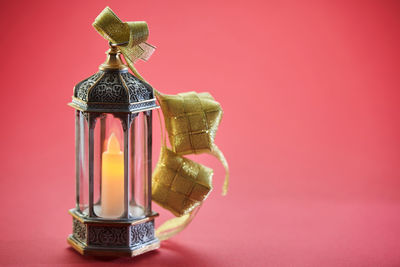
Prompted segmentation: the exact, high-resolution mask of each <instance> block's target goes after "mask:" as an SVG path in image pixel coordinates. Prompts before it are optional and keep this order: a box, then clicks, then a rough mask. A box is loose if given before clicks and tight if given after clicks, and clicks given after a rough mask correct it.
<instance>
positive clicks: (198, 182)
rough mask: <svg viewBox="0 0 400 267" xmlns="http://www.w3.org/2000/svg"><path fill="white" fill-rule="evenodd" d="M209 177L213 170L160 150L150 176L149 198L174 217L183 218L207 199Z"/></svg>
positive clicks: (210, 177)
mask: <svg viewBox="0 0 400 267" xmlns="http://www.w3.org/2000/svg"><path fill="white" fill-rule="evenodd" d="M212 175H213V170H212V169H210V168H207V167H205V166H203V165H201V164H198V163H196V162H194V161H192V160H190V159H187V158H185V157H181V156H179V155H177V154H176V153H174V152H173V151H171V150H169V149H168V148H166V147H162V151H161V158H160V160H159V161H158V163H157V166H156V168H155V170H154V174H153V182H152V198H153V200H154V201H156V202H157V204H159V205H160V206H162V207H163V208H165V209H167V210H169V211H171V212H172V213H173V214H174V215H175V216H182V215H184V214H187V213H189V212H191V211H192V210H193V209H194V208H196V207H197V206H199V205H200V204H201V202H202V201H203V200H205V199H206V198H207V196H208V194H209V193H210V192H211V190H212Z"/></svg>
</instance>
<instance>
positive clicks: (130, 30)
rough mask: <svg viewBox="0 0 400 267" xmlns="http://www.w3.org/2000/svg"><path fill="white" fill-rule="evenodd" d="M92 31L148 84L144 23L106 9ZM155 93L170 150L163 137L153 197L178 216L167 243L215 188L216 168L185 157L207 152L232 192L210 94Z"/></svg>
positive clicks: (162, 234) (164, 231) (169, 225)
mask: <svg viewBox="0 0 400 267" xmlns="http://www.w3.org/2000/svg"><path fill="white" fill-rule="evenodd" d="M93 27H94V28H95V29H96V30H97V31H98V32H99V33H100V35H101V36H103V37H104V38H105V39H106V40H108V41H109V42H111V43H114V44H116V45H118V47H119V49H120V51H121V53H122V55H123V56H124V58H125V61H126V62H127V64H128V66H129V68H130V69H131V70H132V72H133V73H134V74H135V75H136V77H138V78H139V79H141V80H143V81H144V79H143V77H142V76H141V75H140V74H139V73H138V72H137V71H136V69H135V67H134V63H135V62H136V61H137V60H138V59H142V60H145V61H146V60H147V59H148V58H149V57H150V56H151V54H152V53H153V52H154V50H155V48H154V46H152V45H150V44H148V43H146V40H147V37H148V35H149V31H148V27H147V24H146V22H144V21H137V22H122V21H121V20H120V19H119V18H118V17H117V15H115V13H114V12H113V11H112V10H111V9H110V8H109V7H106V8H105V9H104V10H103V11H102V12H101V13H100V14H99V15H98V16H97V18H96V19H95V21H94V23H93ZM154 92H155V95H156V97H157V100H158V102H159V103H160V106H161V110H162V112H163V115H164V122H165V126H166V131H167V133H168V138H169V141H170V143H171V149H168V148H167V145H166V140H165V138H164V137H162V139H163V147H162V148H161V151H160V159H159V161H158V163H157V166H156V168H155V170H154V173H153V177H152V185H153V188H152V197H153V200H154V201H155V202H157V203H158V204H159V205H160V206H162V207H164V208H165V209H167V210H169V211H171V212H172V213H173V214H174V215H175V216H177V217H176V218H173V219H171V220H168V221H167V222H165V223H164V224H163V225H161V226H160V227H159V228H158V229H157V230H156V234H157V237H158V238H159V239H160V240H165V239H168V238H170V237H172V236H174V235H175V234H177V233H179V232H180V231H182V230H183V229H184V228H185V227H186V226H187V225H188V224H189V223H190V222H191V220H192V219H193V218H194V216H195V215H196V213H197V211H198V209H199V208H200V206H201V204H202V202H203V201H204V200H205V199H206V198H207V196H208V195H209V193H210V192H211V190H212V175H213V171H212V169H210V168H207V167H206V166H203V165H201V164H199V163H196V162H194V161H192V160H190V159H188V158H185V157H184V156H183V155H187V154H199V153H209V154H211V155H213V156H215V157H217V159H218V160H219V161H221V163H222V165H223V166H224V168H225V171H226V176H225V183H224V187H223V192H222V194H223V195H225V194H226V193H227V189H228V180H229V168H228V163H227V162H226V160H225V157H224V155H223V154H222V152H221V151H220V150H219V149H218V147H217V146H216V145H215V143H214V138H215V133H216V131H217V129H218V125H219V123H220V121H221V118H222V108H221V106H220V104H219V103H218V102H216V101H215V100H214V98H213V97H212V96H211V95H210V94H209V93H200V94H198V93H195V92H188V93H182V94H178V95H165V94H162V93H160V92H158V91H156V90H154ZM160 122H161V121H160ZM161 134H162V131H161ZM162 136H165V135H163V134H162Z"/></svg>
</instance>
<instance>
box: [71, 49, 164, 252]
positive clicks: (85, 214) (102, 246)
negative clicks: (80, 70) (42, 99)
mask: <svg viewBox="0 0 400 267" xmlns="http://www.w3.org/2000/svg"><path fill="white" fill-rule="evenodd" d="M107 54H108V55H107V60H106V61H105V63H103V64H102V65H100V67H99V71H98V72H97V73H96V74H94V75H92V76H90V77H89V78H87V79H86V80H83V81H82V82H80V83H78V84H77V85H76V86H75V88H74V95H73V97H72V102H71V103H70V104H69V105H70V106H72V107H73V108H74V109H75V142H76V143H75V149H76V161H75V164H76V206H75V208H73V209H71V210H70V211H69V213H70V214H71V215H72V218H73V232H72V234H71V235H70V236H69V237H68V243H69V244H70V245H71V246H72V247H73V248H74V249H76V250H77V251H79V252H80V253H81V254H93V255H111V256H125V255H126V256H135V255H139V254H142V253H144V252H147V251H150V250H153V249H157V248H158V247H159V244H160V242H159V240H158V239H157V238H156V237H155V235H154V218H155V217H156V216H157V215H158V214H157V213H154V212H153V211H152V209H151V175H152V110H153V109H155V108H158V106H157V104H156V99H155V98H154V93H153V89H152V87H151V86H150V85H149V84H147V83H145V82H143V81H141V80H139V79H138V78H136V77H135V76H133V75H132V74H130V73H129V72H128V68H127V66H126V65H124V64H123V62H122V61H121V58H120V52H119V49H118V47H117V46H116V45H113V44H110V49H109V50H108V51H107Z"/></svg>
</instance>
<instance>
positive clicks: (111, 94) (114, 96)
mask: <svg viewBox="0 0 400 267" xmlns="http://www.w3.org/2000/svg"><path fill="white" fill-rule="evenodd" d="M88 102H99V103H128V102H129V97H128V93H127V90H126V88H124V86H123V85H122V82H121V80H120V77H119V74H118V73H116V72H106V73H105V74H104V76H103V77H102V78H101V80H100V81H99V82H98V83H97V84H96V85H95V86H94V87H92V88H91V89H90V90H89V93H88Z"/></svg>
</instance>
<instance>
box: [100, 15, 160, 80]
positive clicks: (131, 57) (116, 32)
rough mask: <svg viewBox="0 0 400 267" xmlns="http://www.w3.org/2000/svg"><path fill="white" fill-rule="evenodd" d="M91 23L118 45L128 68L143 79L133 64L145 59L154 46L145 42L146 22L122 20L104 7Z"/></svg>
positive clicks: (148, 56)
mask: <svg viewBox="0 0 400 267" xmlns="http://www.w3.org/2000/svg"><path fill="white" fill-rule="evenodd" d="M92 25H93V27H94V28H95V29H96V31H97V32H98V33H100V35H101V36H103V37H104V38H105V39H106V40H108V41H109V42H111V43H113V44H117V45H118V47H119V49H120V51H121V53H122V55H124V58H125V61H126V63H127V64H128V66H129V68H130V69H131V70H132V72H133V73H134V74H135V75H136V76H137V77H138V78H140V79H141V80H143V78H142V76H140V74H139V73H138V72H137V71H136V69H135V67H134V65H133V64H134V63H135V62H136V61H137V60H138V59H141V60H144V61H147V60H148V59H149V58H150V56H151V55H152V54H153V52H154V50H155V47H154V46H152V45H151V44H148V43H146V40H147V38H148V37H149V28H148V27H147V23H146V22H145V21H132V22H122V21H121V20H120V19H119V18H118V17H117V15H115V13H114V12H113V11H112V10H111V8H109V7H106V8H105V9H104V10H103V11H102V12H101V13H100V14H99V15H98V16H97V18H96V19H95V20H94V22H93V24H92Z"/></svg>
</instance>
